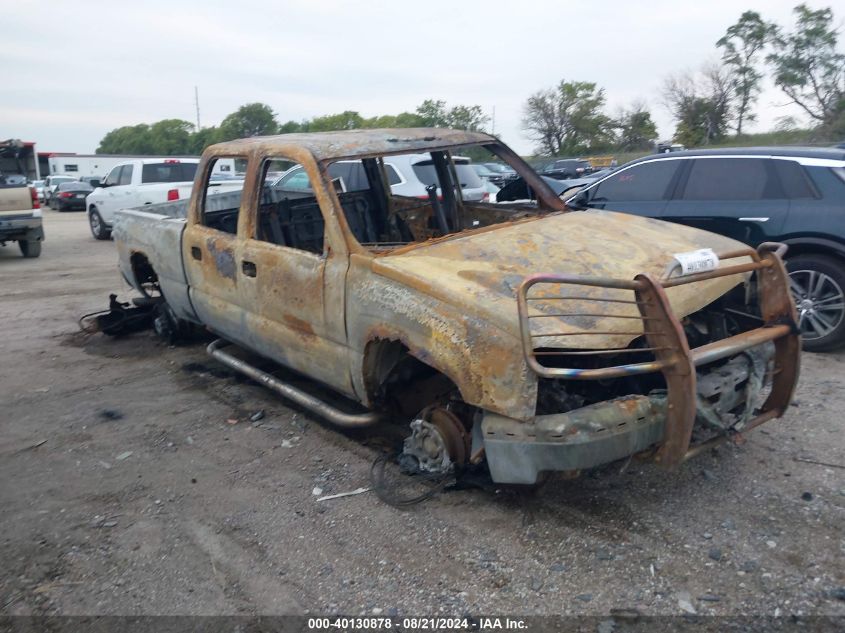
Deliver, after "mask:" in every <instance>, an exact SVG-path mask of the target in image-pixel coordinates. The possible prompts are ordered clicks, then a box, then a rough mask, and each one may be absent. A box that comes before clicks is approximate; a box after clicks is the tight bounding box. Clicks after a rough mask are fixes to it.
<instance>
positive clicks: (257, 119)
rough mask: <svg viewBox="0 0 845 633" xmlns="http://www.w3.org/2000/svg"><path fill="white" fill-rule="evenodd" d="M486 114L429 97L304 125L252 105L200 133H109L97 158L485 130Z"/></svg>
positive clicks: (175, 128) (164, 124) (160, 124)
mask: <svg viewBox="0 0 845 633" xmlns="http://www.w3.org/2000/svg"><path fill="white" fill-rule="evenodd" d="M486 122H487V116H485V115H484V112H483V111H482V109H481V106H477V105H473V106H466V105H456V106H452V107H448V106H447V104H446V102H445V101H442V100H434V99H427V100H425V101H423V102H422V103H421V104H420V105H419V106H417V108H416V110H414V112H401V113H399V114H395V115H393V114H388V115H381V116H374V117H370V118H366V117H363V116H361V115H360V114H359V113H358V112H355V111H352V110H347V111H344V112H341V113H339V114H328V115H325V116H317V117H313V118H311V119H305V120H302V121H287V122H285V123H279V122H278V120H277V119H276V114H275V113H274V112H273V109H272V108H271V107H270V106H268V105H267V104H264V103H248V104H246V105H243V106H241V107H240V108H238V109H237V110H236V111H235V112H232V113H231V114H229V115H228V116H226V117H225V118H224V119H223V121H222V122H221V123H220V125H218V126H211V127H204V128H201V129H199V130H197V129H196V126H194V124H192V123H190V122H188V121H184V120H182V119H164V120H162V121H157V122H156V123H152V124H149V125H148V124H146V123H141V124H139V125H127V126H124V127H119V128H116V129H114V130H112V131H111V132H109V133H107V134H106V135H105V136H104V137H103V139H102V140H101V141H100V145H99V147H98V148H97V153H98V154H158V155H163V156H176V155H186V154H200V153H202V151H203V150H204V149H205V148H206V147H208V146H209V145H213V144H214V143H221V142H223V141H231V140H234V139H238V138H247V137H250V136H265V135H269V134H286V133H289V132H326V131H331V130H352V129H356V128H392V127H399V128H403V127H449V128H457V129H461V130H469V131H479V130H483V129H484V125H485V123H486Z"/></svg>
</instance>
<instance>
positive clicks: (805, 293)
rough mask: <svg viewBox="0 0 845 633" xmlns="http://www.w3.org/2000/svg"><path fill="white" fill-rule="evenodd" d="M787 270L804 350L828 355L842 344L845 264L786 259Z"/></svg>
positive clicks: (823, 258)
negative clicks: (827, 353)
mask: <svg viewBox="0 0 845 633" xmlns="http://www.w3.org/2000/svg"><path fill="white" fill-rule="evenodd" d="M786 269H787V270H788V271H789V287H790V290H791V291H792V297H793V299H794V300H795V306H796V307H797V308H798V327H799V328H800V330H801V336H802V340H803V347H804V349H805V350H806V351H808V352H830V351H833V350H835V349H838V348H840V347H842V346H843V345H845V265H843V264H842V262H840V261H839V260H837V259H835V258H833V257H827V256H825V255H810V254H808V255H797V256H795V257H792V258H790V259H787V261H786Z"/></svg>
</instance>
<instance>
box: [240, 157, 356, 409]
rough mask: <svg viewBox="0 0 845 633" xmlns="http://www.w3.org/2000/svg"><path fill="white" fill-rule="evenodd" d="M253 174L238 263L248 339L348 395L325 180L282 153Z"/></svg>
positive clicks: (337, 254)
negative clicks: (252, 193)
mask: <svg viewBox="0 0 845 633" xmlns="http://www.w3.org/2000/svg"><path fill="white" fill-rule="evenodd" d="M275 174H281V175H278V176H276V175H275ZM256 176H257V178H258V183H257V186H256V187H255V189H256V190H257V192H258V195H257V196H256V199H255V200H254V201H253V202H252V203H251V209H250V211H249V215H248V222H247V223H246V227H245V228H244V231H245V232H244V240H243V250H242V251H241V252H240V254H239V255H240V258H239V260H238V262H237V267H236V268H237V270H236V275H237V278H238V297H239V301H240V303H241V305H242V306H243V309H244V312H245V313H246V314H247V318H248V323H249V332H248V336H249V345H250V347H252V348H253V349H256V350H261V352H262V353H263V354H264V355H266V356H268V357H270V358H272V359H274V360H276V361H277V362H280V363H282V364H284V365H286V366H288V367H290V368H292V369H295V370H299V371H302V372H303V373H306V374H308V375H309V376H311V377H314V378H317V379H319V380H320V381H322V382H324V383H326V384H327V385H330V386H331V387H333V388H335V389H337V390H339V391H341V392H344V393H347V394H349V395H353V391H352V386H351V380H350V376H349V359H348V349H347V347H346V327H345V319H344V308H343V306H344V291H345V290H344V289H345V278H346V270H347V265H348V255H347V251H346V245H345V243H344V241H343V240H342V239H339V238H340V235H339V233H338V231H337V224H336V218H335V216H334V214H333V212H332V208H333V202H332V198H331V197H330V195H329V193H328V191H327V189H326V187H325V184H326V183H325V181H324V179H323V178H322V176H321V174H320V172H319V169H318V167H317V165H316V163H315V162H314V161H313V160H308V159H305V160H303V161H302V162H301V163H300V162H297V161H295V160H292V159H289V158H287V157H284V156H276V157H271V158H267V159H266V160H265V161H264V162H263V164H262V165H261V169H260V171H259V173H257V174H256ZM332 186H340V185H339V184H338V185H335V184H334V183H333V184H332ZM326 208H328V209H329V211H328V212H327V211H326Z"/></svg>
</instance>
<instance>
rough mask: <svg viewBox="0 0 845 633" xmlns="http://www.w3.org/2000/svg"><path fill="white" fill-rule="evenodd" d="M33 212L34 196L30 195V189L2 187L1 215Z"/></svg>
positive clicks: (0, 198) (0, 199)
mask: <svg viewBox="0 0 845 633" xmlns="http://www.w3.org/2000/svg"><path fill="white" fill-rule="evenodd" d="M31 210H32V194H30V193H29V187H0V213H4V212H7V211H15V212H18V213H20V212H21V211H31Z"/></svg>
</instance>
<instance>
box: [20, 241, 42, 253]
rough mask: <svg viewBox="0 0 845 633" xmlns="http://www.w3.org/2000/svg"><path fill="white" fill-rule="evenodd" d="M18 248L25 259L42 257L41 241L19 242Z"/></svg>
mask: <svg viewBox="0 0 845 633" xmlns="http://www.w3.org/2000/svg"><path fill="white" fill-rule="evenodd" d="M18 247H20V249H21V255H23V256H24V257H38V256H39V255H41V240H19V241H18Z"/></svg>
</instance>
